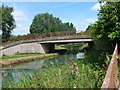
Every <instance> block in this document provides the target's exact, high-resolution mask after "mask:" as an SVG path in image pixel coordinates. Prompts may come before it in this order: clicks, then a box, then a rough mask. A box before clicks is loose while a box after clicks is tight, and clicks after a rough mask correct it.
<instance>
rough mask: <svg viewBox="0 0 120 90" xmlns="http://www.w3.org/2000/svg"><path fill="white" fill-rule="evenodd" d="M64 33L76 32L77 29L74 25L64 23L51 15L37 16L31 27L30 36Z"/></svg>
mask: <svg viewBox="0 0 120 90" xmlns="http://www.w3.org/2000/svg"><path fill="white" fill-rule="evenodd" d="M62 31H76V29H75V27H74V25H73V24H72V23H69V22H67V23H62V21H61V20H60V19H59V18H56V17H53V15H52V14H49V13H43V14H38V15H36V16H35V17H34V19H33V22H32V24H31V26H30V34H38V33H48V32H62Z"/></svg>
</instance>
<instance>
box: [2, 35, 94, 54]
mask: <svg viewBox="0 0 120 90" xmlns="http://www.w3.org/2000/svg"><path fill="white" fill-rule="evenodd" d="M78 42H86V43H89V46H91V45H92V44H93V42H92V38H91V36H90V35H86V34H80V35H77V34H76V35H75V34H74V35H64V36H63V35H62V36H50V37H44V38H39V39H38V38H36V39H31V40H21V41H17V42H12V43H9V44H8V43H6V44H3V46H2V47H1V49H0V52H1V56H2V55H14V54H18V53H51V52H55V44H58V43H78Z"/></svg>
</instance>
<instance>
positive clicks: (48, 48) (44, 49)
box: [41, 44, 55, 53]
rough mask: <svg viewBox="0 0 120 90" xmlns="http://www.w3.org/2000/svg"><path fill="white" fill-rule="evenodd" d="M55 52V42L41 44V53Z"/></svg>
mask: <svg viewBox="0 0 120 90" xmlns="http://www.w3.org/2000/svg"><path fill="white" fill-rule="evenodd" d="M53 52H55V44H41V53H53Z"/></svg>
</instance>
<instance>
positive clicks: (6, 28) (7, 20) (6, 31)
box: [0, 5, 15, 41]
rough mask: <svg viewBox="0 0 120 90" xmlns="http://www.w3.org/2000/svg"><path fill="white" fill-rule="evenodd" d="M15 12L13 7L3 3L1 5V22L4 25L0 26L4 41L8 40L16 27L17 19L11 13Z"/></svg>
mask: <svg viewBox="0 0 120 90" xmlns="http://www.w3.org/2000/svg"><path fill="white" fill-rule="evenodd" d="M12 12H13V7H8V6H4V5H2V6H1V7H0V15H1V16H2V17H1V23H0V24H2V26H1V27H0V30H2V41H8V40H9V38H10V35H11V32H12V30H13V29H14V28H15V20H14V18H13V15H12V14H11V13H12Z"/></svg>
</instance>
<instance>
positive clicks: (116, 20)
mask: <svg viewBox="0 0 120 90" xmlns="http://www.w3.org/2000/svg"><path fill="white" fill-rule="evenodd" d="M88 29H89V30H90V32H91V33H92V36H93V39H94V41H95V42H96V44H99V46H101V47H103V49H108V48H109V50H112V48H114V47H115V43H118V44H119V42H120V2H107V3H106V4H104V5H103V6H101V10H100V11H99V13H98V21H96V23H95V24H91V25H90V26H89V27H88ZM112 51H113V50H112Z"/></svg>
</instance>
